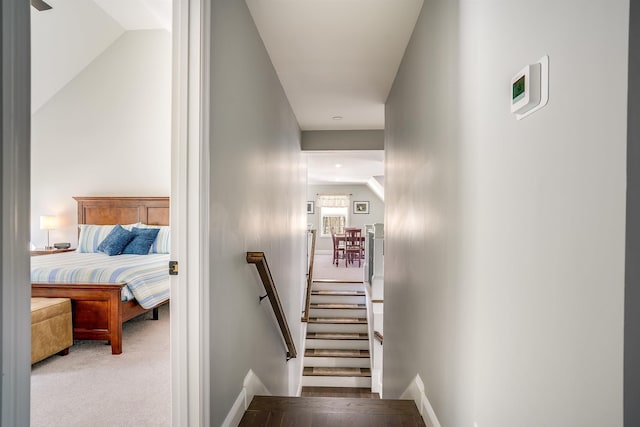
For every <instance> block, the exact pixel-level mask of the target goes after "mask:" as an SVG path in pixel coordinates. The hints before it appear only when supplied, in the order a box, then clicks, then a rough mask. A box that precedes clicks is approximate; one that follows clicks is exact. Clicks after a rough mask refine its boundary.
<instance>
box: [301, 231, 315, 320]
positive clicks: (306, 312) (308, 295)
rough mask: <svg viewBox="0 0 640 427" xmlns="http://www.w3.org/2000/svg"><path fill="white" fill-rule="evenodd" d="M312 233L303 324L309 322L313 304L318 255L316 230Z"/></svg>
mask: <svg viewBox="0 0 640 427" xmlns="http://www.w3.org/2000/svg"><path fill="white" fill-rule="evenodd" d="M309 232H310V233H311V253H310V254H309V271H308V272H307V291H306V295H305V299H304V311H303V312H302V319H300V320H301V321H303V322H308V321H309V307H310V304H311V285H312V284H313V260H314V257H315V253H316V230H309Z"/></svg>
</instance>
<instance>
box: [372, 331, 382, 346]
mask: <svg viewBox="0 0 640 427" xmlns="http://www.w3.org/2000/svg"><path fill="white" fill-rule="evenodd" d="M373 336H374V337H375V339H376V340H377V341H378V342H379V343H380V344H382V341H384V337H383V336H382V334H381V333H380V332H378V331H373Z"/></svg>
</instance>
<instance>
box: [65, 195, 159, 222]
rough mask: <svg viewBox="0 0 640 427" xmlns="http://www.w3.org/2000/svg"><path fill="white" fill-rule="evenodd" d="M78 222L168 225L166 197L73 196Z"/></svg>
mask: <svg viewBox="0 0 640 427" xmlns="http://www.w3.org/2000/svg"><path fill="white" fill-rule="evenodd" d="M74 199H75V200H76V201H77V202H78V224H97V225H110V224H135V223H136V222H141V223H144V224H149V225H169V198H168V197H74Z"/></svg>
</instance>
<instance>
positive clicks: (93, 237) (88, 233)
mask: <svg viewBox="0 0 640 427" xmlns="http://www.w3.org/2000/svg"><path fill="white" fill-rule="evenodd" d="M136 225H138V224H127V225H123V226H122V228H124V229H125V230H131V229H132V228H133V227H134V226H136ZM113 227H115V226H114V225H94V224H80V237H79V238H78V250H77V251H78V252H84V253H94V252H98V245H99V244H100V243H102V241H103V240H104V238H105V237H107V235H108V234H109V233H111V230H113Z"/></svg>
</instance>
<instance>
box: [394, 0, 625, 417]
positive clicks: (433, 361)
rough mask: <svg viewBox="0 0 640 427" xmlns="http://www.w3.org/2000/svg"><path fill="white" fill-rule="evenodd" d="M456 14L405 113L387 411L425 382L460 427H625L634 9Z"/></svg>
mask: <svg viewBox="0 0 640 427" xmlns="http://www.w3.org/2000/svg"><path fill="white" fill-rule="evenodd" d="M451 3H452V2H449V1H446V0H428V1H425V3H424V6H423V10H422V15H421V17H420V18H419V20H418V23H417V27H416V30H415V32H414V34H413V37H412V40H411V42H410V45H409V47H408V48H407V51H406V54H405V58H404V60H403V63H402V65H401V67H400V70H399V73H398V76H397V77H396V81H395V83H394V86H393V88H392V91H391V94H390V96H389V99H388V102H387V109H386V124H387V130H386V138H385V150H386V160H387V167H386V173H385V179H386V183H385V200H386V206H387V211H386V214H387V215H386V223H385V240H386V241H385V325H384V329H385V346H384V351H385V354H384V395H385V396H386V397H396V396H398V395H399V394H400V393H402V391H403V390H404V388H405V387H406V386H407V385H408V383H409V381H410V380H411V379H412V378H413V376H415V375H416V373H417V374H419V375H420V376H421V378H422V379H423V380H424V383H425V390H426V393H427V397H428V398H429V400H430V402H431V404H432V405H433V407H434V409H435V412H436V414H437V415H438V417H439V419H440V422H441V424H442V425H443V426H472V425H473V423H474V422H476V423H477V425H478V427H489V426H491V427H507V426H511V427H512V426H515V425H517V426H523V427H526V426H541V425H544V426H550V427H554V426H557V427H560V426H577V425H581V426H594V427H595V426H602V425H607V426H620V425H622V414H623V406H622V400H623V396H622V379H623V369H622V368H623V367H622V356H623V303H624V241H625V183H626V182H625V160H626V134H625V130H626V90H627V53H628V52H627V37H628V31H627V29H628V27H627V23H628V18H629V15H628V6H629V3H628V1H624V0H619V1H611V0H599V1H592V2H589V3H588V5H586V4H585V3H584V2H579V1H577V0H571V1H566V2H561V3H558V2H555V1H550V0H545V1H541V2H535V3H531V2H528V1H525V0H515V1H511V2H505V1H500V0H484V1H476V0H463V1H461V2H458V3H457V4H451ZM544 54H549V55H550V61H551V66H550V67H551V71H550V73H551V74H550V81H551V87H550V101H549V105H547V107H545V108H544V109H543V110H540V111H538V112H537V113H535V114H534V115H532V116H530V117H528V118H526V119H524V120H522V121H516V120H515V118H514V117H513V116H512V115H511V114H510V112H509V100H510V99H509V82H510V78H511V77H512V76H513V74H515V73H516V72H517V71H518V70H520V69H521V68H522V67H523V66H524V65H526V64H527V63H532V62H534V61H536V60H537V59H538V58H540V57H541V56H542V55H544ZM458 61H459V63H458ZM401 261H402V262H401ZM407 265H411V266H412V268H407Z"/></svg>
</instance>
